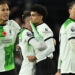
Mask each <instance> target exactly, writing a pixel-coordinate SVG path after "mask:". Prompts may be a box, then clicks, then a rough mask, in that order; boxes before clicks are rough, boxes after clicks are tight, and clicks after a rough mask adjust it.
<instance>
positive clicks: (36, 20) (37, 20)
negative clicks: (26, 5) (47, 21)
mask: <svg viewBox="0 0 75 75" xmlns="http://www.w3.org/2000/svg"><path fill="white" fill-rule="evenodd" d="M31 20H32V23H33V24H34V25H38V24H40V23H42V16H41V15H39V14H38V13H37V12H33V11H31Z"/></svg>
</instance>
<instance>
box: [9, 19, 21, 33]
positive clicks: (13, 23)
mask: <svg viewBox="0 0 75 75" xmlns="http://www.w3.org/2000/svg"><path fill="white" fill-rule="evenodd" d="M10 23H11V24H12V28H13V30H14V31H15V34H17V33H18V32H19V31H20V29H21V28H20V26H19V25H18V24H17V23H16V22H15V21H14V20H10Z"/></svg>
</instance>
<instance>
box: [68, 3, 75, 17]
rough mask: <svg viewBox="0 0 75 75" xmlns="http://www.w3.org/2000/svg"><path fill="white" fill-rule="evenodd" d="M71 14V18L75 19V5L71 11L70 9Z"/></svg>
mask: <svg viewBox="0 0 75 75" xmlns="http://www.w3.org/2000/svg"><path fill="white" fill-rule="evenodd" d="M69 14H70V16H71V18H75V4H74V5H73V6H72V8H71V9H69Z"/></svg>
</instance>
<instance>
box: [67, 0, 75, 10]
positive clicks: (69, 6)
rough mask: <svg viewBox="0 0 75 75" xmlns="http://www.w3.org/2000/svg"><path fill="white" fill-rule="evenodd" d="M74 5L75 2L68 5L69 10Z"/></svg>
mask: <svg viewBox="0 0 75 75" xmlns="http://www.w3.org/2000/svg"><path fill="white" fill-rule="evenodd" d="M74 4H75V1H71V2H69V3H67V6H68V8H69V9H71V8H72V6H73V5H74Z"/></svg>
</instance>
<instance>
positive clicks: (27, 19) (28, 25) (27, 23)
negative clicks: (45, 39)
mask: <svg viewBox="0 0 75 75" xmlns="http://www.w3.org/2000/svg"><path fill="white" fill-rule="evenodd" d="M30 20H31V19H30V17H26V18H25V27H26V28H28V29H29V30H30V31H32V28H31V26H30Z"/></svg>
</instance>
